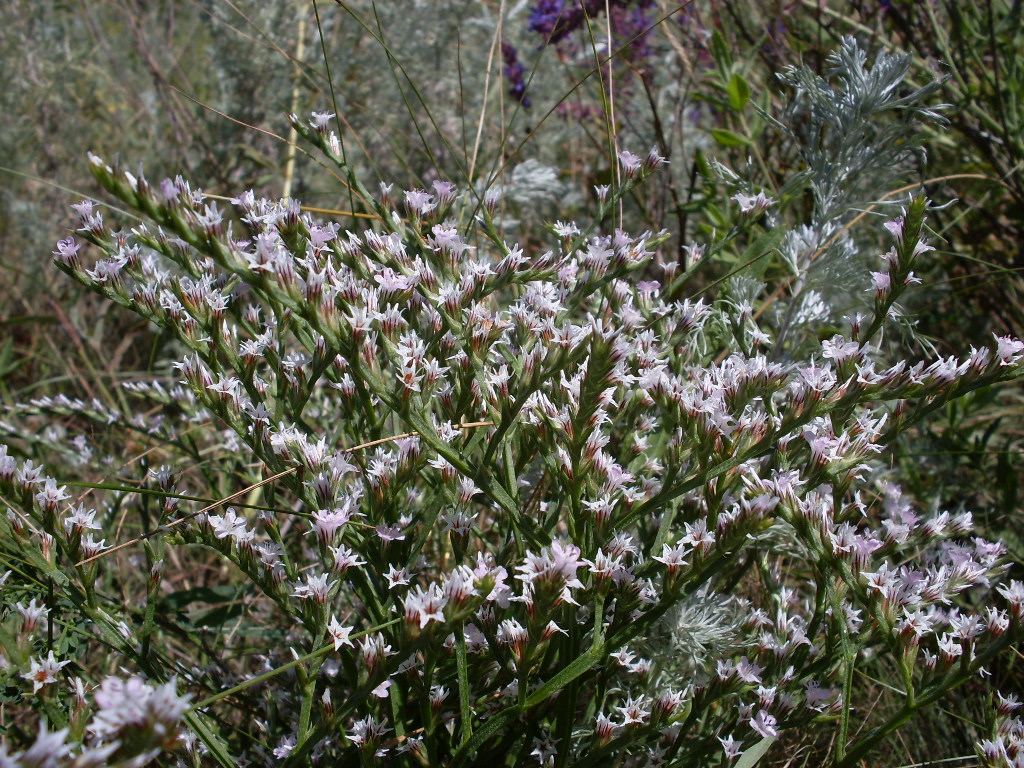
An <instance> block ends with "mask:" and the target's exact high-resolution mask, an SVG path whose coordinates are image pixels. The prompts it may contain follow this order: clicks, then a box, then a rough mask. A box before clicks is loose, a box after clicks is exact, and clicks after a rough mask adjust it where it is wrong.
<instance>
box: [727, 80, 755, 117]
mask: <svg viewBox="0 0 1024 768" xmlns="http://www.w3.org/2000/svg"><path fill="white" fill-rule="evenodd" d="M725 91H726V93H728V94H729V106H730V107H732V108H733V110H735V111H736V112H739V111H740V110H741V109H743V107H745V106H746V104H747V102H748V101H749V100H750V86H749V85H747V81H746V79H745V78H744V77H743V75H741V74H740V73H739V72H737V73H736V74H735V75H733V76H732V77H730V78H729V82H728V83H726V86H725Z"/></svg>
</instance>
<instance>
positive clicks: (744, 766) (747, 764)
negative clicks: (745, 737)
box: [733, 736, 776, 768]
mask: <svg viewBox="0 0 1024 768" xmlns="http://www.w3.org/2000/svg"><path fill="white" fill-rule="evenodd" d="M775 738H776V737H774V736H766V737H765V738H763V739H761V740H760V741H759V742H757V744H755V745H754V746H752V747H751V748H750V749H748V750H747V751H746V752H744V753H743V754H742V755H740V759H739V760H737V761H736V765H734V766H733V768H754V766H755V765H757V764H758V763H760V762H761V758H762V757H764V755H765V753H766V752H767V751H768V748H769V747H771V745H772V744H774V743H775Z"/></svg>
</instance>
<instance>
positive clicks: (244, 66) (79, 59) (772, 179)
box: [0, 0, 1024, 765]
mask: <svg viewBox="0 0 1024 768" xmlns="http://www.w3.org/2000/svg"><path fill="white" fill-rule="evenodd" d="M548 5H550V4H549V3H543V2H538V3H532V2H504V1H502V2H498V0H484V1H481V0H462V1H459V0H445V2H443V3H442V2H439V1H433V0H416V1H415V2H406V1H405V0H402V1H401V2H389V1H387V0H382V1H381V2H377V3H372V2H370V1H369V0H352V2H337V3H331V2H321V3H319V4H318V5H316V6H314V4H313V3H311V2H309V1H308V0H259V1H256V0H90V1H89V2H72V1H71V0H68V1H67V2H59V1H57V0H8V1H7V2H5V3H3V4H2V5H0V72H2V73H3V87H2V88H0V111H2V114H3V115H4V116H5V117H4V119H3V120H2V121H0V175H2V177H3V184H2V185H0V275H2V277H0V402H2V403H3V404H4V405H5V406H13V405H14V404H16V403H23V402H26V401H27V400H29V399H30V398H33V397H39V396H43V395H47V394H49V395H55V394H57V393H64V394H67V395H69V396H77V397H83V398H86V399H90V398H97V399H98V400H99V401H100V402H103V403H107V404H110V405H113V404H116V403H117V402H118V400H119V398H122V397H123V394H121V392H120V390H119V387H118V384H119V383H120V382H123V381H131V380H136V379H139V378H142V377H144V376H151V375H152V372H153V371H155V370H163V368H161V366H163V365H164V364H165V363H166V361H167V360H168V359H170V358H172V357H173V354H174V353H173V351H172V350H171V349H169V348H168V345H169V344H170V343H171V340H170V339H168V338H164V337H161V336H160V335H159V333H158V332H156V331H154V329H152V328H150V327H148V326H147V325H146V324H145V323H143V322H142V321H141V320H140V319H138V318H137V317H134V316H133V315H131V314H129V313H127V312H124V311H121V310H120V309H119V308H117V307H116V306H114V305H112V304H110V303H108V302H105V301H102V300H101V299H100V298H98V297H96V296H94V295H92V294H89V293H86V292H84V291H82V290H81V289H80V288H79V287H78V286H77V285H76V284H75V283H73V282H72V281H70V280H66V279H63V278H62V277H61V276H58V274H57V270H56V268H55V267H53V266H52V264H51V263H50V251H51V248H52V245H51V244H52V243H53V242H54V241H55V240H57V239H58V238H60V237H63V236H65V235H66V233H67V231H68V229H69V226H70V221H71V216H70V211H69V209H68V203H69V202H71V201H73V200H76V199H78V198H81V197H93V196H95V185H94V182H93V180H92V179H91V177H90V175H89V173H88V169H87V163H86V153H87V152H88V151H94V152H96V153H97V154H100V155H101V156H104V157H107V158H112V157H114V156H115V155H119V156H120V157H121V159H122V161H123V162H124V163H125V164H127V165H128V166H130V167H131V166H135V165H139V166H143V167H145V170H146V174H147V176H148V177H150V178H161V177H163V176H174V175H176V174H179V173H180V174H182V175H183V176H185V177H186V178H189V179H192V180H194V181H195V182H197V183H202V185H203V187H204V189H205V190H206V191H207V192H210V193H213V194H217V195H224V196H227V197H230V196H234V195H236V194H238V193H239V192H240V191H242V190H245V189H253V190H254V191H255V192H256V193H257V195H265V196H269V197H279V196H286V195H292V196H294V197H296V198H298V199H300V200H301V201H302V203H303V204H304V205H307V206H312V207H315V208H322V209H326V210H333V211H342V212H344V211H348V210H349V208H350V201H349V198H348V196H347V194H346V192H345V189H344V187H343V186H342V185H341V184H340V183H339V180H338V179H337V178H336V176H335V175H333V174H332V173H331V172H330V171H328V170H327V169H326V168H324V167H322V166H320V165H319V164H318V161H317V160H316V159H314V158H313V157H312V156H310V155H309V154H307V153H306V152H305V151H303V150H301V149H297V148H296V137H295V135H294V134H292V133H290V132H289V127H288V124H287V121H286V120H285V119H284V114H285V113H292V112H294V113H297V114H300V115H305V114H308V113H309V112H310V111H312V110H330V111H332V112H333V111H337V112H338V113H339V115H340V120H341V122H342V124H343V126H344V138H345V141H346V148H347V150H348V152H349V153H350V162H352V164H353V165H354V166H355V167H356V168H357V169H358V173H359V175H360V176H361V177H362V178H363V179H366V180H373V179H386V180H388V181H391V182H394V183H395V184H396V186H397V187H398V188H413V187H421V186H427V185H428V184H429V182H430V181H431V180H433V179H436V178H442V179H451V180H453V181H456V182H459V183H460V184H463V185H467V184H468V185H470V186H472V187H474V188H475V189H477V190H478V191H479V192H480V193H481V194H482V193H483V192H484V190H485V189H488V188H492V187H499V188H501V189H502V190H503V192H504V195H503V198H502V205H503V206H506V208H507V210H506V216H505V219H504V220H505V226H507V227H509V229H510V232H509V235H510V237H523V236H525V235H524V233H526V232H527V231H529V229H530V227H531V226H532V227H534V230H535V229H536V225H537V224H538V223H540V222H546V221H554V220H556V219H566V220H569V219H572V218H573V216H574V215H575V214H576V213H578V212H579V211H580V210H582V209H583V208H585V207H586V206H587V205H588V204H589V203H590V202H591V201H592V199H593V191H592V190H593V187H594V186H595V185H600V184H604V183H607V182H608V181H609V180H610V178H611V174H612V173H614V172H615V171H614V168H615V165H614V163H613V162H612V161H611V160H610V158H613V157H614V152H613V151H614V150H615V149H623V148H626V149H632V150H633V151H636V152H641V151H645V150H646V148H647V147H649V146H656V147H658V148H659V150H660V151H661V152H662V154H664V155H666V156H667V157H668V158H669V159H670V163H671V164H670V166H669V168H668V171H667V173H665V174H663V175H662V176H660V177H658V178H657V179H656V180H655V181H654V182H653V183H652V184H650V185H648V186H646V187H644V188H643V189H642V190H641V191H640V192H639V193H638V194H637V195H636V196H635V197H634V199H632V200H629V201H628V202H627V203H626V204H625V206H624V207H623V209H622V211H621V212H620V216H621V217H622V220H623V221H624V222H626V223H628V224H629V225H630V226H633V228H634V229H643V228H650V229H653V230H658V229H660V228H662V227H664V228H667V229H668V230H669V231H670V232H671V234H672V238H673V247H674V248H675V249H676V252H677V253H679V258H680V259H683V258H685V250H684V249H685V247H686V246H688V245H689V244H690V243H692V242H695V241H700V240H701V238H702V236H706V235H707V234H708V233H709V232H711V231H712V230H713V229H714V228H715V227H716V226H720V224H721V222H722V221H723V220H724V215H725V214H724V213H723V211H721V210H719V209H718V208H717V207H716V204H715V202H714V201H715V200H716V199H718V200H721V199H723V196H722V195H721V193H720V189H721V184H722V179H721V176H720V175H716V174H715V173H714V172H713V170H714V167H713V161H718V162H720V163H721V164H723V165H724V166H727V167H728V168H731V169H733V170H734V171H735V172H736V173H737V174H738V175H739V176H740V177H742V178H744V179H748V180H750V183H751V189H752V190H754V191H756V190H759V189H766V190H769V191H776V190H777V188H778V183H779V182H780V180H782V179H785V178H787V177H789V176H791V175H792V174H793V173H794V172H797V171H799V170H800V167H799V164H800V163H801V162H802V161H801V158H800V157H799V156H798V155H797V154H796V152H795V151H794V149H793V143H792V142H791V141H790V140H789V138H788V137H787V136H786V135H785V133H784V132H780V131H778V130H775V128H774V126H773V125H772V123H771V121H770V120H768V119H766V116H769V115H778V114H783V113H784V112H785V110H786V108H787V102H786V98H787V96H786V91H785V89H784V88H783V87H782V85H781V84H780V83H779V81H778V79H777V75H778V73H780V72H781V71H782V70H783V68H784V67H785V66H786V65H788V64H795V63H799V62H803V63H805V64H808V65H810V66H811V67H812V68H815V69H816V70H818V71H819V72H823V70H824V68H825V60H826V56H827V54H828V53H829V52H830V51H832V50H834V49H835V47H836V46H837V44H838V42H839V40H840V39H841V37H842V36H845V35H854V36H856V37H857V38H858V39H859V40H860V41H861V42H862V43H863V44H864V45H865V46H866V47H867V48H868V49H869V50H873V51H881V50H899V51H906V52H909V53H911V54H913V56H914V68H913V70H912V74H911V80H912V81H914V83H915V84H916V85H919V86H924V85H926V84H927V83H929V82H932V81H933V80H936V79H938V80H940V81H941V87H940V88H939V89H938V90H937V91H936V92H935V93H934V94H932V96H931V97H930V98H931V100H932V105H933V106H935V107H938V105H940V104H945V105H946V107H945V108H943V109H941V110H939V112H940V113H941V115H942V116H943V117H944V118H945V119H944V121H943V122H941V123H938V122H935V123H933V124H932V127H931V128H928V129H927V130H928V132H927V134H926V135H924V136H921V137H919V141H920V143H921V144H922V145H923V146H924V147H926V148H927V153H926V154H925V153H922V154H920V155H919V156H918V157H917V160H916V162H915V164H914V165H913V167H908V168H905V169H901V170H902V171H904V172H905V175H904V176H903V177H901V179H900V180H899V181H897V180H896V179H895V177H894V179H893V180H892V186H890V187H889V188H888V189H889V191H890V193H891V194H892V195H893V196H894V197H897V196H899V195H901V194H903V195H904V196H905V195H906V193H907V191H906V190H904V189H903V188H904V187H908V185H914V186H913V187H909V189H910V191H915V192H916V191H917V190H918V189H919V188H921V187H923V189H924V190H925V192H926V193H927V195H928V196H929V197H930V198H931V199H932V200H933V201H935V202H937V203H942V202H947V201H950V202H953V201H955V203H954V204H953V205H951V206H950V207H949V208H947V209H945V210H944V211H942V212H941V213H940V214H938V215H937V216H935V217H934V218H933V219H932V220H931V225H932V226H933V228H934V229H935V236H936V237H935V239H936V246H937V248H938V250H937V251H936V252H935V253H934V254H933V255H932V258H931V260H930V261H929V263H928V267H927V274H926V275H923V277H924V278H925V283H926V285H927V290H926V291H922V292H920V294H919V298H918V300H917V302H918V303H916V304H912V305H911V306H909V307H907V309H908V312H909V314H910V321H911V322H908V333H907V334H906V336H905V337H904V338H900V339H892V340H890V343H893V344H903V345H907V347H908V349H909V348H913V349H915V350H917V351H920V350H921V349H933V350H935V351H937V352H939V353H943V352H944V353H946V354H949V353H950V351H952V350H960V349H966V348H967V347H968V346H970V345H972V344H973V345H976V346H977V345H981V344H984V343H985V340H986V339H990V338H991V336H992V334H1000V335H1002V334H1013V335H1016V336H1021V335H1024V295H1022V287H1024V282H1022V278H1021V274H1022V270H1024V245H1022V244H1024V177H1022V175H1021V165H1022V163H1024V104H1022V91H1024V72H1022V67H1024V62H1022V61H1021V60H1020V57H1019V56H1018V55H1017V52H1018V51H1019V50H1020V49H1021V47H1022V46H1024V21H1022V10H1021V4H1020V3H1017V2H1011V1H1010V0H984V1H983V2H976V3H959V2H951V1H949V0H937V2H928V1H926V0H917V1H911V2H906V1H904V0H888V1H885V2H870V1H869V0H847V1H843V0H799V1H792V0H790V1H787V2H782V1H781V0H764V1H763V2H748V1H740V0H694V2H691V3H673V2H668V0H656V1H655V0H646V1H644V2H626V1H624V0H623V1H622V2H611V3H608V4H607V5H608V10H610V17H609V18H610V20H609V18H606V17H605V15H604V14H605V10H606V9H605V3H604V2H601V3H596V4H590V3H587V4H585V5H588V6H589V5H594V8H593V9H592V10H593V11H594V24H593V26H590V27H588V26H583V27H580V28H578V29H575V30H571V31H569V32H566V33H565V35H564V37H561V39H557V38H559V37H560V36H561V35H562V32H563V30H561V29H560V28H559V27H558V23H557V22H552V21H551V20H550V19H548V20H546V21H545V19H544V17H543V10H544V8H545V7H546V6H548ZM545 24H547V26H546V27H545ZM595 35H596V36H597V38H598V39H595V38H594V36H595ZM601 36H604V37H605V38H606V39H603V40H602V39H600V38H601ZM609 44H610V45H609ZM595 50H602V51H607V50H611V51H614V52H615V54H616V55H615V57H614V60H613V63H612V65H611V66H610V67H601V66H598V65H595V55H594V51H595ZM878 181H879V180H878V179H871V180H868V183H867V186H871V187H872V188H874V189H878V188H880V187H879V184H878ZM872 185H873V186H872ZM794 206H795V210H800V201H796V202H795V203H794ZM338 217H339V221H341V222H342V223H343V226H352V221H353V219H352V218H350V217H349V216H347V215H346V214H344V213H341V214H338ZM517 224H518V225H519V226H518V228H517ZM627 228H628V227H627ZM727 268H728V267H727V266H723V267H722V271H721V272H719V273H717V274H716V273H712V274H710V275H709V277H708V278H707V279H708V280H709V282H710V281H712V280H713V279H714V278H715V277H716V276H720V275H721V274H722V273H724V271H725V270H726V269H727ZM1022 394H1024V393H1022V390H1021V387H1020V385H1017V386H1015V387H1004V388H1002V389H1000V390H999V392H998V393H996V392H985V391H983V392H980V393H975V394H974V395H972V396H971V397H970V398H968V399H967V400H965V401H961V402H958V403H956V404H952V405H950V406H949V407H948V409H947V411H946V412H945V414H944V415H943V417H942V418H941V419H939V420H937V421H935V422H932V423H931V424H930V425H929V427H928V428H927V429H926V430H922V431H920V432H919V433H918V434H915V435H913V436H912V439H908V440H905V441H903V442H902V443H901V444H900V446H899V447H898V449H897V451H896V458H895V462H896V463H895V465H894V468H893V471H894V476H898V477H899V479H900V481H901V482H902V483H903V484H904V487H905V488H906V489H908V490H909V491H910V492H911V493H912V494H913V495H914V496H915V497H916V498H917V499H919V500H921V501H922V502H923V503H924V505H925V506H927V507H931V508H940V507H941V508H945V509H969V510H972V511H973V512H974V514H975V519H976V520H977V521H978V522H979V523H980V526H981V530H982V532H983V534H984V535H985V536H986V537H988V538H993V539H996V538H1001V539H1002V540H1003V541H1004V542H1005V543H1006V544H1007V546H1008V547H1009V550H1010V553H1011V556H1012V558H1013V560H1014V562H1015V565H1014V568H1015V569H1016V570H1017V571H1018V577H1019V572H1020V571H1021V568H1022V563H1024V516H1022V514H1021V510H1020V506H1021V502H1020V490H1021V477H1022V473H1024V457H1022V447H1024V432H1022V428H1024V418H1022V414H1024V398H1022ZM5 418H7V417H6V416H5V414H4V413H0V438H4V439H8V438H10V439H14V438H15V437H16V436H18V435H21V436H22V437H21V438H20V439H22V440H23V439H24V437H23V436H24V428H23V426H24V425H23V423H22V424H20V425H19V426H18V427H17V428H15V426H13V425H12V424H9V423H7V422H6V421H5ZM40 423H41V422H40ZM47 428H48V429H50V430H55V432H53V433H50V434H53V435H56V434H57V433H62V431H63V432H72V431H74V430H76V429H78V430H90V440H91V441H94V442H96V443H98V444H101V443H102V440H103V435H102V432H98V433H97V432H94V431H93V430H94V429H95V428H93V427H89V426H86V425H81V424H74V423H72V420H71V419H70V418H69V420H68V421H67V422H65V423H63V424H57V425H54V424H53V423H52V422H50V423H48V427H47ZM38 439H39V443H40V445H39V447H38V449H39V450H40V451H43V450H45V444H46V441H47V439H48V433H46V432H40V433H39V436H38ZM25 450H26V451H29V452H30V451H32V450H34V448H33V447H32V446H25ZM1021 669H1022V666H1021V659H1020V658H1019V653H1018V654H1017V656H1016V657H1008V658H1006V659H1005V660H1004V664H1003V666H1002V668H1000V669H995V670H993V674H994V675H996V676H997V677H999V678H1001V679H1002V680H1003V681H1004V683H1005V685H1004V690H1012V689H1013V687H1014V683H1013V681H1014V680H1017V681H1018V683H1017V688H1018V690H1019V689H1020V688H1021V687H1022V686H1020V685H1019V681H1020V679H1021ZM860 684H863V685H870V684H871V683H870V682H866V681H861V682H860ZM982 696H983V694H981V693H978V694H977V695H976V696H975V695H973V694H972V692H971V691H967V692H966V695H964V696H957V697H956V699H955V700H951V701H947V702H945V704H944V707H943V708H942V709H941V710H939V711H936V712H935V714H934V716H933V717H931V718H927V719H924V720H922V721H921V722H920V723H919V725H917V726H915V729H913V730H910V731H904V732H901V735H900V736H899V741H898V743H894V744H893V745H892V747H891V750H889V751H888V754H887V756H886V757H885V761H886V764H888V765H906V764H910V763H915V762H919V761H923V760H927V759H930V758H932V757H940V756H941V757H948V756H949V755H965V756H969V755H972V754H973V746H972V744H973V742H974V741H975V740H976V739H977V733H976V732H975V731H974V730H973V729H972V726H971V723H972V722H976V721H977V719H978V717H979V715H978V713H979V712H980V711H981V708H982V707H983V705H984V704H985V702H984V701H982V700H981V697H982ZM4 727H5V724H4V723H2V722H0V729H2V728H4ZM790 738H792V737H790ZM803 738H804V739H805V740H806V743H799V744H793V743H790V744H788V745H786V748H785V749H779V750H778V752H777V758H778V761H779V762H780V764H781V763H782V762H783V761H786V762H787V763H788V764H803V763H804V762H806V761H807V760H809V759H812V758H811V756H812V755H814V754H816V751H817V750H820V749H823V748H827V745H821V744H816V743H815V735H814V734H806V735H805V736H804V737H803ZM772 754H773V755H776V753H775V752H773V753H772ZM970 759H972V758H965V760H966V762H965V763H963V764H970V762H969V761H970ZM876 764H878V763H876ZM946 764H949V763H946Z"/></svg>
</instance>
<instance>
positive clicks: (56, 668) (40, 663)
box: [22, 651, 71, 693]
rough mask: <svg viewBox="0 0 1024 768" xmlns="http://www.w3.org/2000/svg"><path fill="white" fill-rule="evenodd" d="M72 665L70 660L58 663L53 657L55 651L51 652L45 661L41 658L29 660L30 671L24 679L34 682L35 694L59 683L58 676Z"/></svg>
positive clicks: (33, 689) (33, 690) (24, 675)
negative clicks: (41, 689) (47, 686)
mask: <svg viewBox="0 0 1024 768" xmlns="http://www.w3.org/2000/svg"><path fill="white" fill-rule="evenodd" d="M70 663H71V660H70V659H68V660H67V661H57V660H56V659H55V658H54V657H53V651H50V655H49V656H47V657H46V658H45V659H44V658H42V657H41V656H40V657H39V658H38V659H29V671H28V672H26V673H25V674H23V675H22V677H23V678H25V679H26V680H31V681H32V693H35V692H36V691H38V690H39V689H40V688H42V687H43V686H44V685H49V684H50V683H55V682H57V674H58V673H59V672H60V671H61V669H62V668H64V667H66V666H67V665H68V664H70Z"/></svg>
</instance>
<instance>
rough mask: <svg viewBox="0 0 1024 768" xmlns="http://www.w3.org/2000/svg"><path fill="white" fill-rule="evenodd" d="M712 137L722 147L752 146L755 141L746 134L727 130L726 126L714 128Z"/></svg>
mask: <svg viewBox="0 0 1024 768" xmlns="http://www.w3.org/2000/svg"><path fill="white" fill-rule="evenodd" d="M711 138H713V139H714V140H715V142H716V143H717V144H718V145H719V146H722V147H752V146H754V142H752V141H751V140H750V139H748V138H747V137H746V136H740V135H739V134H738V133H734V132H732V131H727V130H725V129H724V128H712V129H711Z"/></svg>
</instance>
